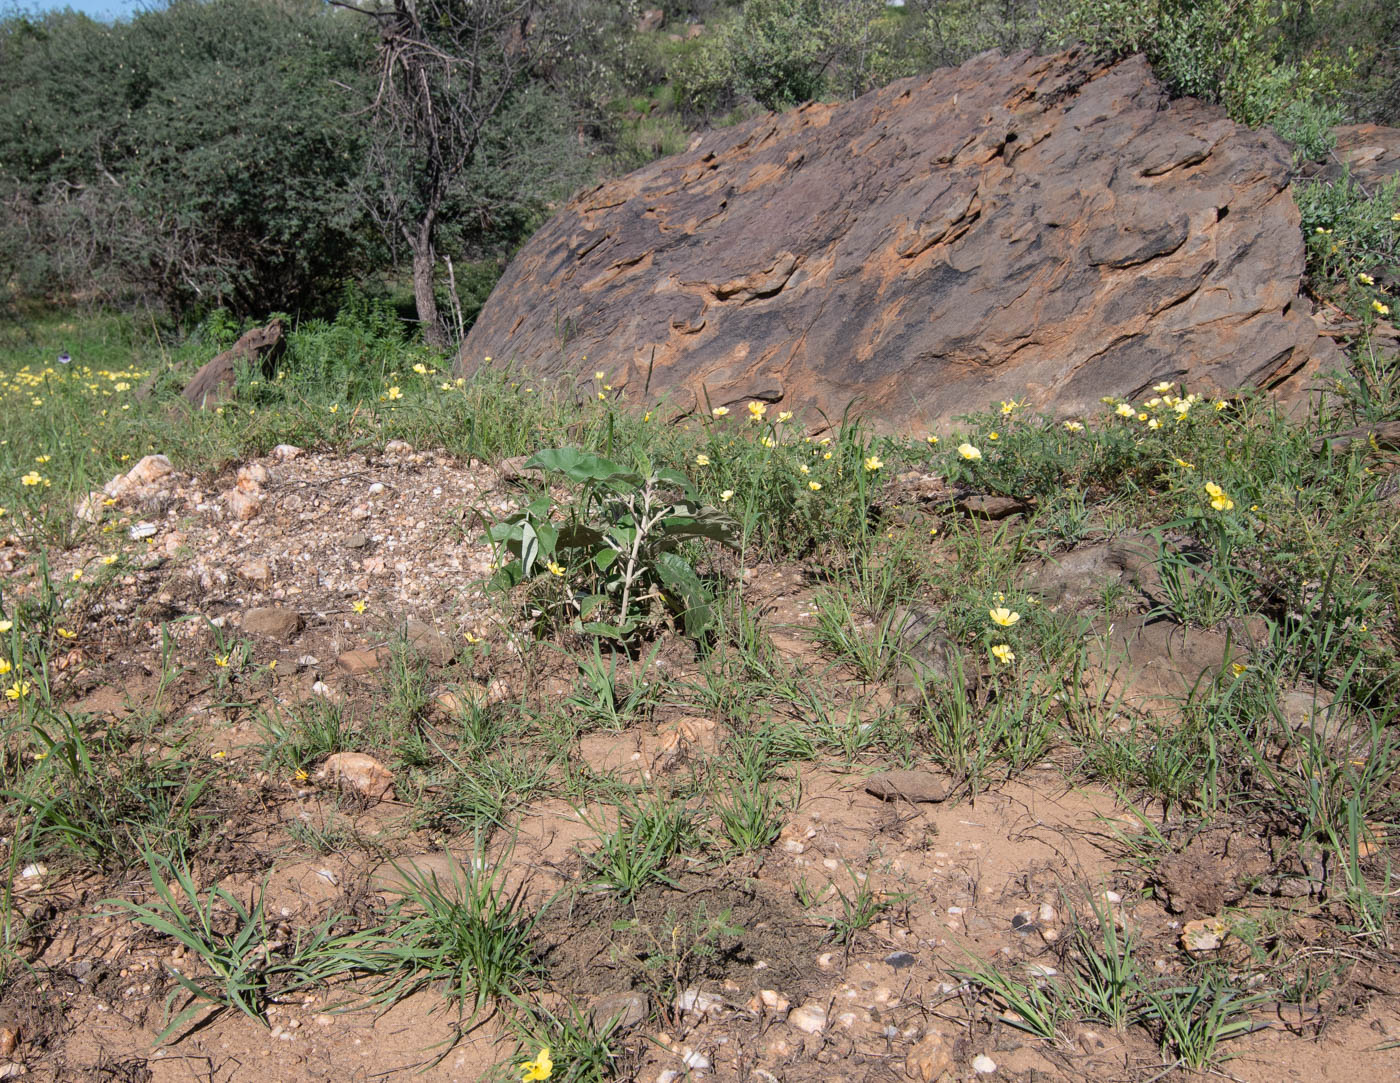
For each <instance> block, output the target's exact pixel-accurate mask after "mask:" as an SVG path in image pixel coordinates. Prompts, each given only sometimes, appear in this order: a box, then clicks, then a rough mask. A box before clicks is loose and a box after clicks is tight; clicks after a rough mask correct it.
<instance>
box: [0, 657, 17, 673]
mask: <svg viewBox="0 0 1400 1083" xmlns="http://www.w3.org/2000/svg"><path fill="white" fill-rule="evenodd" d="M14 668H15V667H14V666H12V665H10V660H9V659H8V658H0V677H3V676H4V675H5V674H6V673H8V672H10V670H12V669H14Z"/></svg>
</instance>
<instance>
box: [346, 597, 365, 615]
mask: <svg viewBox="0 0 1400 1083" xmlns="http://www.w3.org/2000/svg"><path fill="white" fill-rule="evenodd" d="M350 608H351V609H353V610H354V611H355V612H356V613H363V612H364V611H365V610H366V609H368V608H369V603H367V602H366V601H365V600H364V599H363V598H360V599H358V600H356V601H353V602H351V603H350Z"/></svg>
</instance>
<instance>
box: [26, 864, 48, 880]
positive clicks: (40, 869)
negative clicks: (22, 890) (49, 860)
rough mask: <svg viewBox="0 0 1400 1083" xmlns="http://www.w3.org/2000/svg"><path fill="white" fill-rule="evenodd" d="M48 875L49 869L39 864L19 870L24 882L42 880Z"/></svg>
mask: <svg viewBox="0 0 1400 1083" xmlns="http://www.w3.org/2000/svg"><path fill="white" fill-rule="evenodd" d="M48 874H49V867H48V866H47V865H42V864H40V863H38V862H35V863H33V864H32V865H26V866H24V868H22V869H20V870H19V875H20V879H22V880H42V879H43V878H44V877H45V876H47V875H48Z"/></svg>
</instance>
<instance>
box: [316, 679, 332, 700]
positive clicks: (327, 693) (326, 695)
mask: <svg viewBox="0 0 1400 1083" xmlns="http://www.w3.org/2000/svg"><path fill="white" fill-rule="evenodd" d="M311 694H312V695H313V696H320V697H321V698H322V699H333V698H335V697H334V693H333V692H331V686H330V685H328V684H327V683H326V682H325V681H316V682H314V683H313V684H312V685H311Z"/></svg>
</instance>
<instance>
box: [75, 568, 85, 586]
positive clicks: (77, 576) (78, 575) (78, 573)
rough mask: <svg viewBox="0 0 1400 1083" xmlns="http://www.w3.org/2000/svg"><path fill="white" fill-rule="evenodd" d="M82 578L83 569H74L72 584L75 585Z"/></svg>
mask: <svg viewBox="0 0 1400 1083" xmlns="http://www.w3.org/2000/svg"><path fill="white" fill-rule="evenodd" d="M82 577H83V569H81V568H75V569H74V570H73V582H75V583H76V582H77V581H78V580H79V579H81V578H82Z"/></svg>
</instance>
